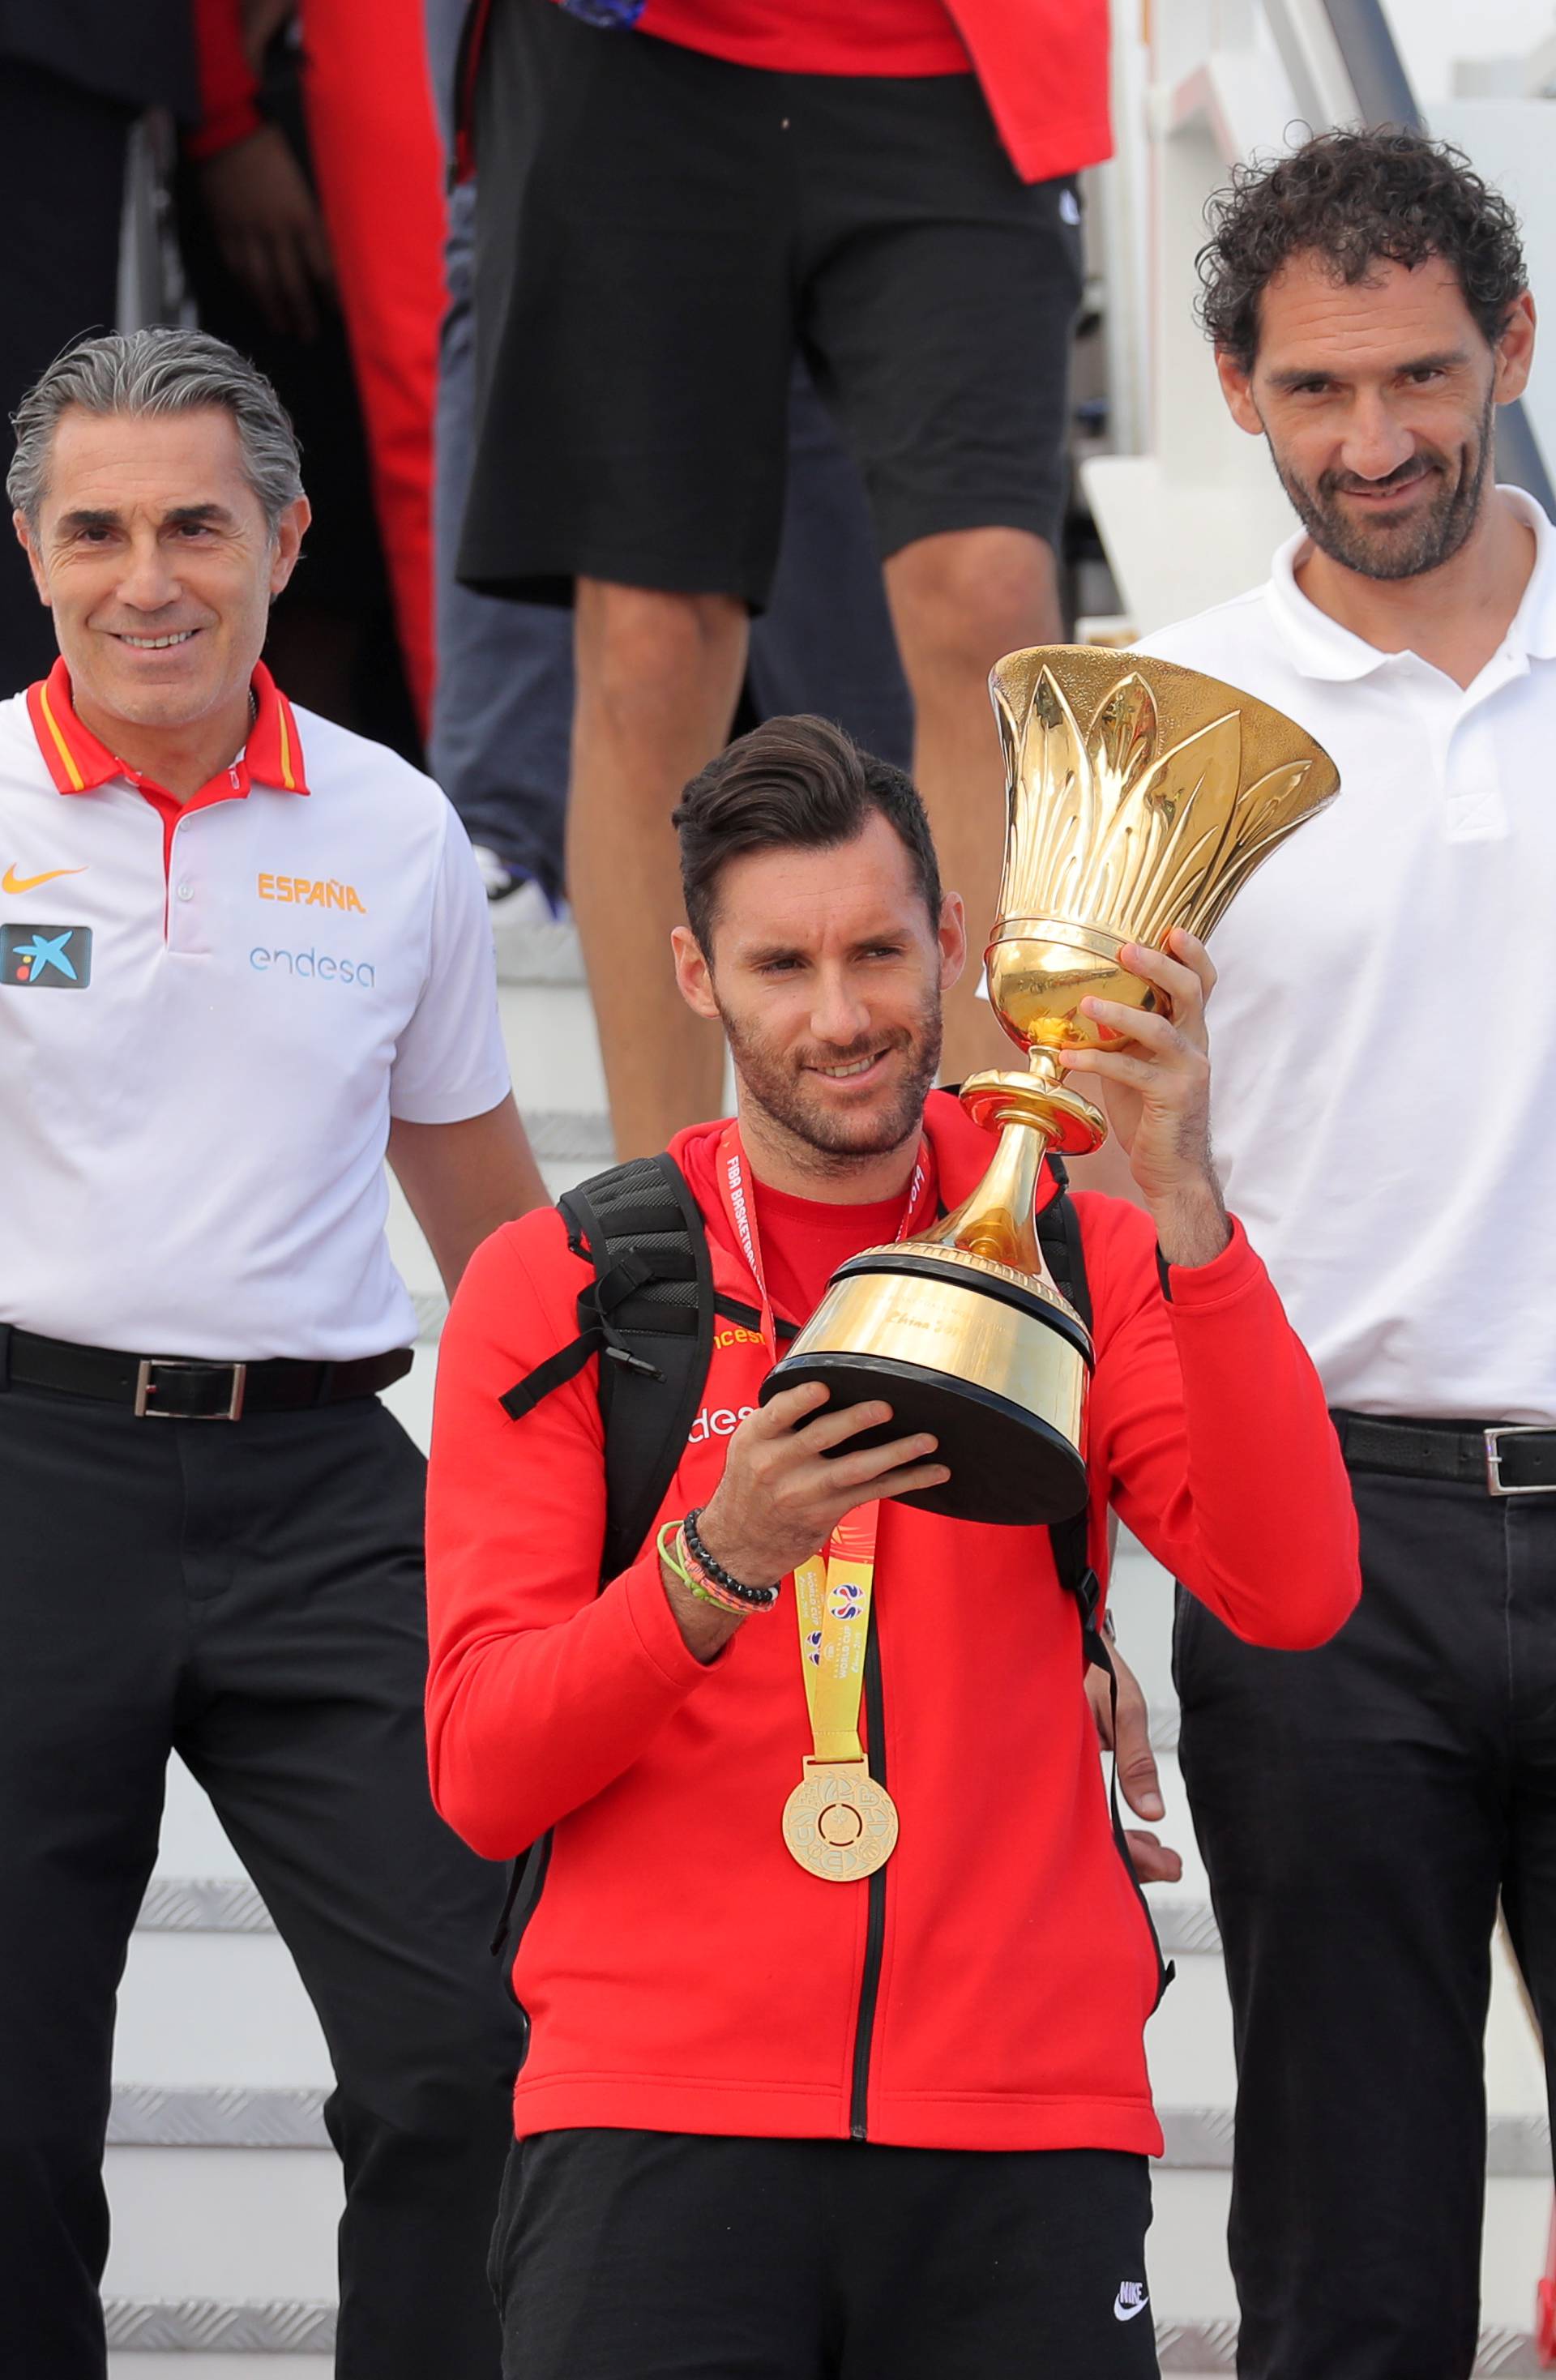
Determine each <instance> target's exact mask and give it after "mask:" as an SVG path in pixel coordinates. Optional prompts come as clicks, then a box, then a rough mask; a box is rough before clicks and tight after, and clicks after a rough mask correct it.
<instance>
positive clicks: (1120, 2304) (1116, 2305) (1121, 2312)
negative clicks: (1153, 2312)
mask: <svg viewBox="0 0 1556 2380" xmlns="http://www.w3.org/2000/svg"><path fill="white" fill-rule="evenodd" d="M1149 2303H1150V2300H1149V2298H1137V2299H1136V2301H1135V2302H1134V2304H1133V2305H1125V2304H1124V2301H1123V2300H1122V2299H1121V2298H1114V2300H1113V2320H1114V2322H1133V2321H1134V2319H1135V2316H1136V2315H1137V2313H1144V2312H1145V2310H1146V2308H1147V2306H1149Z"/></svg>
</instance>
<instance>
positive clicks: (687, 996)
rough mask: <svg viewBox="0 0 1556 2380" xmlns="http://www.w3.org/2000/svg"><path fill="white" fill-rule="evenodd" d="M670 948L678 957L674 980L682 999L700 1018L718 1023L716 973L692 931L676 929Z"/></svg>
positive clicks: (671, 936) (679, 927) (673, 932)
mask: <svg viewBox="0 0 1556 2380" xmlns="http://www.w3.org/2000/svg"><path fill="white" fill-rule="evenodd" d="M670 947H671V949H672V950H673V951H674V953H675V981H676V984H677V986H678V987H679V990H680V994H681V998H682V999H683V1000H684V1001H685V1002H686V1003H687V1007H688V1008H689V1009H691V1010H692V1011H693V1012H694V1013H695V1014H697V1015H699V1016H706V1017H708V1018H709V1019H711V1020H716V1019H717V1016H718V1014H719V1003H718V1002H717V1001H716V1000H715V999H714V997H713V970H712V968H711V966H710V965H709V964H708V961H707V958H706V957H705V956H704V954H703V949H702V945H701V943H700V942H699V941H698V939H697V936H696V935H695V934H694V933H693V932H692V929H691V928H690V927H689V926H676V927H675V928H673V929H672V931H671V935H670Z"/></svg>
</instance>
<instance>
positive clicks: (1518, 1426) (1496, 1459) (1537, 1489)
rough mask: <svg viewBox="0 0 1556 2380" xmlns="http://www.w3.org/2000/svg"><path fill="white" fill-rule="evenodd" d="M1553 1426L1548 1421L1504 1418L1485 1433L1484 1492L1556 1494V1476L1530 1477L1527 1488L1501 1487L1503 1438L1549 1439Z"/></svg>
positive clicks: (1525, 1494) (1534, 1494) (1554, 1434)
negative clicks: (1540, 1478) (1540, 1479)
mask: <svg viewBox="0 0 1556 2380" xmlns="http://www.w3.org/2000/svg"><path fill="white" fill-rule="evenodd" d="M1552 1436H1556V1429H1553V1428H1552V1426H1551V1424H1550V1422H1548V1421H1505V1422H1502V1423H1501V1425H1500V1427H1497V1428H1496V1429H1489V1430H1488V1431H1487V1432H1486V1492H1487V1494H1488V1495H1489V1496H1556V1479H1548V1480H1544V1481H1539V1480H1531V1481H1530V1483H1529V1485H1528V1486H1527V1487H1526V1488H1504V1487H1503V1486H1502V1451H1501V1440H1502V1439H1504V1438H1550V1437H1552Z"/></svg>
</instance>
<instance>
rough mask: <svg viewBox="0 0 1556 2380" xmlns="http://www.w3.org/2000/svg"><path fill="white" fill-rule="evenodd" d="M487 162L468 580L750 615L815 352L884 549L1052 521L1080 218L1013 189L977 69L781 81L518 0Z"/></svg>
mask: <svg viewBox="0 0 1556 2380" xmlns="http://www.w3.org/2000/svg"><path fill="white" fill-rule="evenodd" d="M477 153H478V160H479V176H478V184H477V188H478V200H477V207H478V247H479V249H480V265H479V293H480V295H479V300H478V303H479V306H480V319H481V320H482V322H483V324H484V328H483V330H481V331H479V332H478V340H483V341H484V345H483V347H482V352H481V356H480V377H481V383H482V386H483V392H484V397H485V403H484V407H483V414H482V423H481V431H480V441H479V445H478V451H477V455H476V465H475V472H474V477H473V480H472V484H471V491H470V497H469V503H468V509H467V512H466V516H465V531H464V540H463V544H462V546H461V550H460V556H459V575H460V577H462V578H463V579H464V580H465V582H466V583H467V584H468V585H469V586H474V587H479V588H481V589H485V590H486V591H488V592H489V593H493V594H501V595H509V596H524V597H529V598H532V599H534V598H539V599H541V600H551V601H568V600H569V599H570V594H571V582H572V580H573V579H574V578H575V577H592V578H603V579H611V580H615V581H618V582H620V583H622V584H625V585H627V586H634V587H654V588H663V589H668V590H671V591H674V592H680V593H708V594H721V593H722V594H727V595H734V596H736V597H740V598H742V599H744V601H746V602H747V603H748V604H749V605H751V606H752V607H753V609H760V607H761V605H762V603H763V602H764V601H765V600H766V597H767V592H768V588H769V585H770V583H771V581H772V572H773V566H774V563H775V561H776V557H777V551H778V537H779V528H780V523H781V519H782V513H783V499H784V445H785V425H786V418H787V415H786V407H787V396H788V383H789V367H790V362H791V358H792V357H793V355H794V352H795V349H796V346H798V347H799V348H800V349H801V350H802V351H803V353H804V355H805V357H806V359H807V361H808V365H809V368H810V370H811V373H812V376H813V378H814V380H815V383H816V385H817V387H818V388H819V389H820V391H821V395H822V397H823V398H824V399H825V401H826V403H827V405H828V407H830V409H831V411H832V413H833V417H834V419H835V420H836V421H837V424H838V427H839V429H840V431H841V433H842V435H843V438H844V441H845V444H846V445H847V446H848V447H849V448H850V450H851V452H852V453H853V455H854V456H855V459H856V460H857V463H858V465H859V468H860V469H861V471H862V472H863V475H864V480H865V486H866V489H867V491H868V493H869V503H870V509H871V512H872V514H873V516H874V522H875V530H876V537H877V540H878V543H879V546H880V550H881V553H882V554H883V555H886V554H891V553H895V552H896V551H897V550H898V549H899V547H902V546H905V545H907V544H910V543H911V542H912V541H913V540H915V539H917V538H922V537H930V536H933V535H935V534H936V533H937V532H940V531H942V530H947V529H966V528H989V527H1000V528H1024V529H1030V530H1033V531H1035V532H1036V534H1037V535H1038V536H1039V537H1042V538H1045V539H1047V540H1049V541H1050V542H1051V543H1052V542H1054V541H1055V540H1056V539H1057V535H1058V530H1059V525H1060V521H1061V517H1062V514H1063V507H1064V487H1065V445H1066V418H1067V390H1068V376H1069V353H1070V341H1071V333H1072V329H1073V325H1074V321H1075V315H1076V308H1077V305H1078V302H1079V296H1080V287H1081V237H1080V228H1079V223H1080V211H1079V205H1078V202H1077V200H1076V190H1075V185H1074V182H1073V181H1072V180H1070V179H1067V178H1066V179H1064V180H1062V181H1053V182H1039V183H1032V184H1027V183H1024V182H1022V181H1021V180H1020V179H1019V177H1018V176H1017V175H1016V173H1015V168H1014V167H1013V166H1012V164H1010V162H1009V159H1008V158H1007V157H1006V155H1005V153H1004V151H1003V148H1002V147H1001V145H1000V141H999V138H998V135H997V134H996V132H995V129H994V126H993V122H992V119H991V116H990V114H989V110H988V108H987V106H986V104H985V103H984V100H983V96H982V93H981V91H979V86H978V82H977V80H976V79H975V78H974V77H973V76H972V75H971V74H966V75H956V74H953V75H939V76H924V77H917V78H913V79H900V78H886V77H881V78H877V77H871V76H854V75H789V74H775V73H770V72H768V71H766V70H764V69H762V68H759V67H743V66H732V65H730V64H728V63H727V62H726V61H724V60H723V59H720V58H712V57H706V56H704V55H701V54H700V53H699V52H698V51H694V50H688V49H684V48H680V47H678V46H677V45H676V44H675V43H674V42H664V41H660V40H658V39H656V38H654V37H653V36H651V35H649V34H644V33H629V32H621V31H602V30H598V29H596V28H595V27H593V26H590V25H588V24H585V23H583V22H582V21H580V20H579V19H578V18H576V17H573V16H570V15H568V14H567V13H566V12H565V11H564V10H563V9H561V8H559V7H557V6H555V5H554V0H497V5H496V6H494V8H493V10H492V20H491V25H490V30H489V31H488V34H487V48H486V51H485V54H484V59H483V66H482V76H481V86H480V93H479V98H478V143H477Z"/></svg>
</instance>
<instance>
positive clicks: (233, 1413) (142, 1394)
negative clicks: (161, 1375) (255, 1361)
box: [135, 1355, 249, 1421]
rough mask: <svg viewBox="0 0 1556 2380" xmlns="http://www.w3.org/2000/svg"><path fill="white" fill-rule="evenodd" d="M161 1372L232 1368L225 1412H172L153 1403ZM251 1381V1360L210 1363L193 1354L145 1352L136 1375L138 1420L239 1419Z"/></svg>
mask: <svg viewBox="0 0 1556 2380" xmlns="http://www.w3.org/2000/svg"><path fill="white" fill-rule="evenodd" d="M158 1372H230V1373H231V1374H232V1388H231V1390H230V1392H229V1394H228V1397H227V1409H226V1411H225V1413H208V1414H176V1413H168V1412H166V1411H165V1410H164V1408H163V1407H161V1406H159V1405H156V1404H153V1403H152V1397H153V1396H154V1394H155V1391H156V1380H155V1378H154V1377H153V1376H154V1375H155V1374H156V1373H158ZM248 1384H249V1366H248V1365H247V1364H207V1363H202V1362H201V1360H200V1359H199V1358H198V1357H197V1356H192V1355H143V1356H142V1357H141V1359H140V1370H139V1371H138V1372H137V1374H136V1376H135V1418H136V1420H137V1421H237V1418H238V1416H239V1415H241V1413H242V1411H243V1394H244V1390H245V1389H246V1388H247V1387H248Z"/></svg>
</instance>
